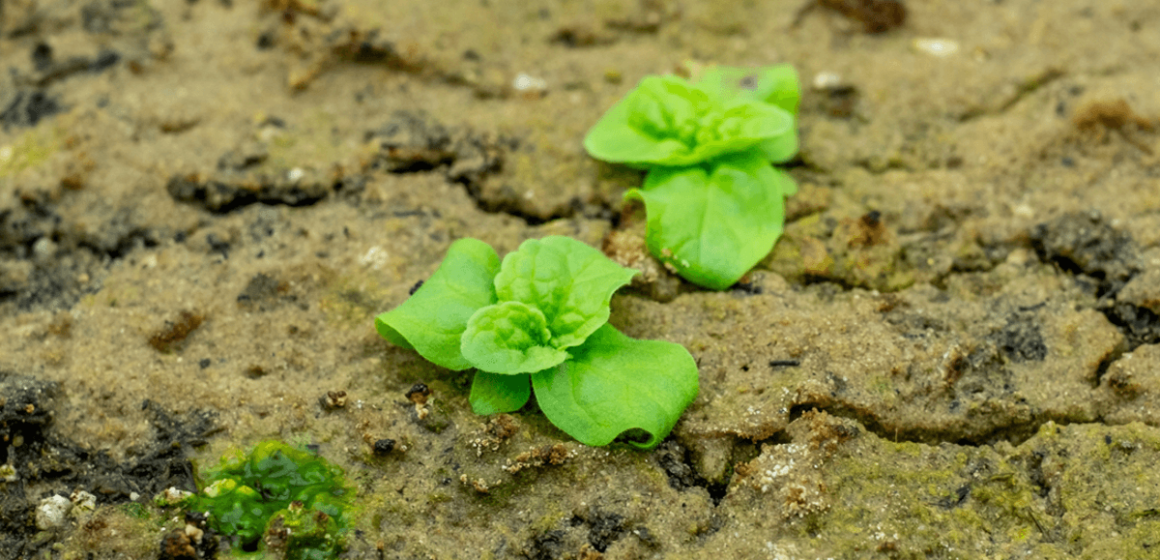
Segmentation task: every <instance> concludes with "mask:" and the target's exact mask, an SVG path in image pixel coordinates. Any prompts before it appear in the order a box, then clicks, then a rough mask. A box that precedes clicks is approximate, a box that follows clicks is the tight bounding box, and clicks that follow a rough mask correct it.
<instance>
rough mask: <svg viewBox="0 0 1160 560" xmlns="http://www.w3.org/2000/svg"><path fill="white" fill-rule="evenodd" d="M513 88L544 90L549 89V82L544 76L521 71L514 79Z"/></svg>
mask: <svg viewBox="0 0 1160 560" xmlns="http://www.w3.org/2000/svg"><path fill="white" fill-rule="evenodd" d="M512 89H514V90H516V91H544V90H546V89H548V82H546V81H544V80H543V79H542V78H537V77H535V76H530V75H528V74H525V73H523V72H520V73H519V74H517V75H516V79H514V80H512Z"/></svg>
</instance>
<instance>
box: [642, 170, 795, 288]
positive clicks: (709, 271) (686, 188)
mask: <svg viewBox="0 0 1160 560" xmlns="http://www.w3.org/2000/svg"><path fill="white" fill-rule="evenodd" d="M792 184H793V180H792V179H790V178H789V177H788V176H787V175H785V173H784V172H782V171H780V170H777V169H774V168H773V167H771V166H770V165H769V163H768V162H767V161H766V160H765V159H764V157H763V156H762V155H761V154H760V153H759V152H756V151H752V152H748V153H744V154H738V155H735V156H731V157H728V158H722V159H720V160H718V161H716V162H714V163H713V164H712V165H710V166H704V167H702V166H696V167H682V168H656V169H653V170H652V171H650V172H649V174H648V177H647V178H646V179H645V183H644V187H643V188H641V189H632V190H630V191H628V192H627V193H625V198H626V199H638V200H642V201H644V204H645V209H646V212H647V215H648V226H647V233H646V234H645V239H646V242H647V244H648V248H649V251H651V252H652V254H653V255H654V256H656V257H657V258H658V259H660V260H661V261H663V262H666V263H669V264H670V265H672V266H673V267H674V268H675V269H676V271H677V273H678V274H680V275H681V276H682V277H684V278H686V279H688V280H689V281H691V282H693V283H696V284H699V285H701V286H705V287H708V288H712V289H715V290H723V289H726V288H728V287H729V286H732V285H733V284H734V283H735V282H737V280H738V279H739V278H741V276H742V275H743V274H745V272H746V271H748V270H749V269H750V268H751V267H753V265H755V264H757V263H758V261H760V260H761V259H762V258H764V257H765V256H766V255H767V254H769V251H770V250H771V249H772V248H773V244H774V242H775V241H777V238H778V237H779V236H780V235H781V232H782V229H783V225H784V222H785V201H784V196H785V193H786V192H787V191H789V190H790V189H791V188H792Z"/></svg>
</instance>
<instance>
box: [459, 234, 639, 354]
mask: <svg viewBox="0 0 1160 560" xmlns="http://www.w3.org/2000/svg"><path fill="white" fill-rule="evenodd" d="M636 273H637V272H636V271H635V270H633V269H629V268H624V267H622V266H620V265H618V264H616V263H615V262H613V261H612V260H610V259H609V258H608V257H606V256H604V254H603V253H601V252H600V251H598V250H596V249H593V248H592V247H589V246H588V245H585V244H584V243H581V242H579V241H576V240H575V239H572V238H569V237H560V236H550V237H545V238H543V239H539V240H536V239H530V240H528V241H525V242H523V243H522V244H521V245H520V248H519V250H518V251H514V252H512V253H508V254H507V255H506V256H504V259H503V265H502V266H501V267H500V271H499V274H498V275H496V277H495V288H496V296H497V298H498V300H499V301H518V302H521V303H524V304H526V305H528V306H530V307H534V308H536V309H538V310H539V311H541V312H542V313H543V314H544V317H545V319H546V320H547V326H548V330H549V331H550V332H551V344H552V346H554V347H556V348H569V347H572V346H577V345H579V344H581V343H583V342H584V339H586V338H588V335H590V334H592V332H593V331H595V330H596V329H597V328H599V327H600V325H603V324H604V323H605V322H607V321H608V315H609V307H608V306H609V302H610V301H611V300H612V294H613V292H615V291H616V290H617V289H619V288H620V287H621V286H623V285H625V284H627V283H629V282H630V281H631V280H632V277H633V276H634V275H635V274H636ZM557 363H558V362H557ZM551 365H555V364H551ZM545 367H547V366H545ZM481 369H484V370H486V371H495V372H497V373H504V372H500V371H498V370H492V369H488V368H484V367H481ZM539 369H543V368H539ZM526 371H529V372H531V371H538V370H526Z"/></svg>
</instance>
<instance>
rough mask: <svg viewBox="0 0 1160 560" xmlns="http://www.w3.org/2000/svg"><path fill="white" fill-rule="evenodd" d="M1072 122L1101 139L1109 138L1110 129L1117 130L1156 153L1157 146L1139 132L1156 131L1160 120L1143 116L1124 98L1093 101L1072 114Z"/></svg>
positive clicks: (1132, 141)
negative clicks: (1146, 141) (1154, 149)
mask: <svg viewBox="0 0 1160 560" xmlns="http://www.w3.org/2000/svg"><path fill="white" fill-rule="evenodd" d="M1071 122H1072V124H1074V125H1075V128H1076V129H1077V130H1079V131H1080V132H1082V133H1085V134H1088V135H1091V136H1093V137H1094V138H1095V139H1097V140H1099V141H1103V140H1104V139H1106V138H1107V135H1108V133H1109V132H1115V133H1117V134H1119V135H1120V136H1121V137H1122V138H1123V139H1124V140H1125V141H1127V142H1128V143H1129V144H1131V145H1133V146H1135V147H1137V148H1139V149H1140V151H1141V152H1144V153H1145V154H1148V155H1152V154H1153V150H1152V148H1151V147H1150V146H1148V144H1145V143H1144V141H1143V140H1141V139H1140V138H1139V136H1138V134H1139V133H1140V132H1152V131H1153V130H1155V128H1156V126H1157V124H1158V123H1160V121H1157V120H1154V119H1149V118H1145V117H1143V116H1140V115H1139V114H1137V113H1136V112H1135V111H1133V110H1132V107H1131V106H1130V105H1128V102H1127V101H1126V100H1124V99H1122V98H1121V99H1114V100H1096V101H1090V102H1088V103H1087V104H1085V105H1082V106H1080V108H1079V109H1077V110H1076V111H1075V113H1074V114H1072V116H1071Z"/></svg>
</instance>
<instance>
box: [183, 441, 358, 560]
mask: <svg viewBox="0 0 1160 560" xmlns="http://www.w3.org/2000/svg"><path fill="white" fill-rule="evenodd" d="M203 478H204V479H205V480H206V481H208V482H209V484H208V485H206V486H205V487H204V489H203V490H202V492H201V493H200V494H196V495H193V496H191V497H189V498H186V500H185V505H186V507H188V508H189V509H192V510H196V511H204V512H206V513H208V514H209V522H210V525H211V526H212V527H213V528H214V530H216V531H218V532H220V533H222V534H224V535H236V536H237V538H238V540H239V542H240V544H241V549H242V550H266V551H267V552H270V553H274V554H277V555H278V557H280V558H288V559H295V560H313V559H319V560H321V559H323V558H333V557H334V556H335V555H336V554H337V553H338V552H341V550H342V540H343V537H344V535H345V533H346V530H347V526H348V521H349V520H348V518H347V516H348V513H347V512H348V510H349V508H350V506H351V504H352V502H353V499H354V489H353V488H352V487H350V486H349V485H348V484H347V482H346V479H345V478H344V476H343V472H342V469H341V468H339V467H337V466H335V465H332V464H331V463H329V462H328V461H327V460H326V459H323V458H322V457H319V456H318V455H316V454H314V453H311V452H309V451H306V450H302V449H297V448H294V447H291V446H289V445H287V444H285V443H282V442H280V441H264V442H262V443H259V444H258V445H256V446H255V447H254V448H253V449H252V450H251V451H250V452H249V453H246V454H243V453H241V452H240V451H237V452H234V453H232V454H230V455H227V456H225V457H223V458H222V461H221V464H220V465H218V466H217V467H216V468H213V469H210V470H208V471H207V472H206V473H204V477H203Z"/></svg>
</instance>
